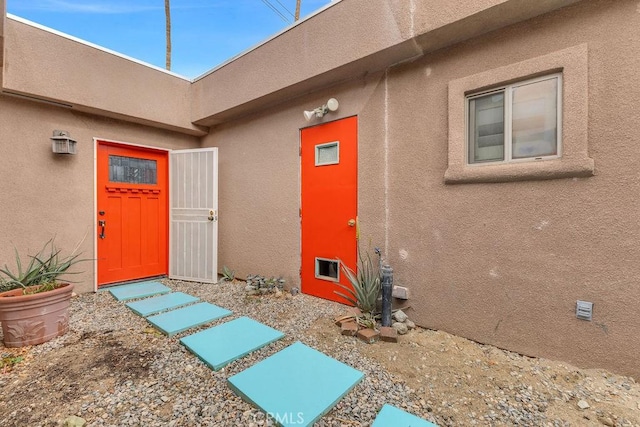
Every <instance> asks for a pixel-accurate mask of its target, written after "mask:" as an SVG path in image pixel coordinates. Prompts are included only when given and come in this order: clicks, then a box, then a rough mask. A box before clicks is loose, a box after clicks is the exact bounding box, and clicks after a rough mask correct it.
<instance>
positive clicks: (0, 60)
mask: <svg viewBox="0 0 640 427" xmlns="http://www.w3.org/2000/svg"><path fill="white" fill-rule="evenodd" d="M0 13H1V14H2V17H0V92H1V91H2V89H3V88H4V28H5V24H6V20H7V1H6V0H0Z"/></svg>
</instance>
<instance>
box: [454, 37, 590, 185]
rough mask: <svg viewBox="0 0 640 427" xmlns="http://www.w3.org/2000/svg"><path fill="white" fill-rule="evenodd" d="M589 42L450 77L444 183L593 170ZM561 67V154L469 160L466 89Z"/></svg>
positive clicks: (544, 176)
mask: <svg viewBox="0 0 640 427" xmlns="http://www.w3.org/2000/svg"><path fill="white" fill-rule="evenodd" d="M588 69H589V67H588V48H587V45H586V44H581V45H577V46H573V47H569V48H566V49H563V50H560V51H556V52H552V53H549V54H547V55H543V56H539V57H535V58H531V59H528V60H525V61H522V62H518V63H514V64H510V65H506V66H503V67H499V68H495V69H491V70H487V71H484V72H481V73H478V74H474V75H470V76H466V77H462V78H460V79H456V80H452V81H450V82H449V106H448V108H449V135H448V168H447V170H446V172H445V174H444V182H445V183H446V184H462V183H475V182H507V181H530V180H545V179H556V178H574V177H587V176H592V175H593V174H594V161H593V159H591V158H590V157H589V154H588V153H589V150H588V117H589V108H588V105H589V103H588V97H589V79H588ZM556 72H561V73H562V82H563V83H562V84H563V89H562V112H563V120H562V139H561V140H562V147H561V152H562V157H561V158H558V159H549V160H538V161H531V162H514V163H494V164H478V165H469V164H467V161H466V158H465V153H466V152H467V147H466V141H465V126H466V124H465V114H466V112H465V105H466V100H465V97H466V95H468V94H469V93H473V92H477V91H479V90H483V89H491V88H493V87H497V86H501V85H505V84H510V83H512V82H517V81H520V80H524V79H528V78H534V77H536V76H542V75H545V74H550V73H556Z"/></svg>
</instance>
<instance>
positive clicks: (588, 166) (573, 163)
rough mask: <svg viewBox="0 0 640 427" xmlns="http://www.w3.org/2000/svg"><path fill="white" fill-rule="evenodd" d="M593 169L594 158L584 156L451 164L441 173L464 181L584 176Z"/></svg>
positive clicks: (447, 179) (456, 181)
mask: <svg viewBox="0 0 640 427" xmlns="http://www.w3.org/2000/svg"><path fill="white" fill-rule="evenodd" d="M594 169H595V166H594V161H593V159H591V158H588V157H585V158H581V159H553V160H539V161H532V162H518V163H500V164H493V165H491V164H485V165H473V166H472V165H466V166H465V165H452V166H450V167H449V168H448V169H447V171H446V172H445V174H444V182H445V183H446V184H466V183H476V182H477V183H482V182H509V181H533V180H545V179H558V178H574V177H588V176H592V175H593V174H594Z"/></svg>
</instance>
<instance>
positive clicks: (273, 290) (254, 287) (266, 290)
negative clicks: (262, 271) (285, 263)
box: [245, 274, 285, 297]
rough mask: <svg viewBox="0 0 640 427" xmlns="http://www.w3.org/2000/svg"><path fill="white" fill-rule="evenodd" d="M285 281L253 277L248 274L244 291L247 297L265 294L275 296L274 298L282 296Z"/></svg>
mask: <svg viewBox="0 0 640 427" xmlns="http://www.w3.org/2000/svg"><path fill="white" fill-rule="evenodd" d="M284 283H285V280H284V279H283V278H275V277H269V278H266V277H264V276H257V275H256V276H254V275H252V274H250V275H249V276H247V286H246V287H245V291H247V295H251V296H257V295H265V294H275V296H276V297H281V296H282V295H283V292H282V289H283V288H284Z"/></svg>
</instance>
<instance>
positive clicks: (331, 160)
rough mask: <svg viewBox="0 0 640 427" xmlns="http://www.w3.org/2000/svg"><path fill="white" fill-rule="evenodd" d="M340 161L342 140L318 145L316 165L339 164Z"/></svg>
mask: <svg viewBox="0 0 640 427" xmlns="http://www.w3.org/2000/svg"><path fill="white" fill-rule="evenodd" d="M339 163H340V141H333V142H327V143H325V144H318V145H316V166H327V165H337V164H339Z"/></svg>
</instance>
